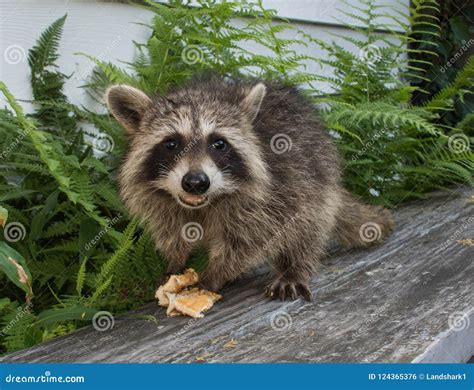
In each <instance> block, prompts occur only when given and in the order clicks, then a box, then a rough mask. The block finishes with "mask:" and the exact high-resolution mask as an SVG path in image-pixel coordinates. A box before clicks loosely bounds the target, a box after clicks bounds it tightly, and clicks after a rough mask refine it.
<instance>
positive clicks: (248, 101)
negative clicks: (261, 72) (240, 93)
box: [242, 83, 267, 121]
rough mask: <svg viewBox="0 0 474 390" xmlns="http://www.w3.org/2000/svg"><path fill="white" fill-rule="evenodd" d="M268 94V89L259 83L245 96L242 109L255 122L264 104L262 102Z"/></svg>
mask: <svg viewBox="0 0 474 390" xmlns="http://www.w3.org/2000/svg"><path fill="white" fill-rule="evenodd" d="M266 92H267V88H266V87H265V85H264V84H263V83H258V84H257V85H255V86H254V87H252V89H251V90H250V92H249V93H248V94H247V96H245V98H244V100H243V101H242V107H243V109H244V110H245V112H246V113H247V115H248V116H249V118H250V120H251V121H253V120H254V119H255V117H256V116H257V114H258V111H259V110H260V105H261V104H262V100H263V98H264V97H265V94H266Z"/></svg>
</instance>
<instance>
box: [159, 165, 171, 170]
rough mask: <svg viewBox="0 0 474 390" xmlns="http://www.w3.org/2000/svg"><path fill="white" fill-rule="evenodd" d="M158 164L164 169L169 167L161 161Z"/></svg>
mask: <svg viewBox="0 0 474 390" xmlns="http://www.w3.org/2000/svg"><path fill="white" fill-rule="evenodd" d="M160 166H161V167H162V168H164V169H166V170H167V171H169V170H170V167H168V166H167V165H165V164H163V163H160Z"/></svg>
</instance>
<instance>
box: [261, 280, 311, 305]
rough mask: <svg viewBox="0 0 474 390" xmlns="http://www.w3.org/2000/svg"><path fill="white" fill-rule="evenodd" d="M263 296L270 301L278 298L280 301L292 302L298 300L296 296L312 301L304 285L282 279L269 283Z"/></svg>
mask: <svg viewBox="0 0 474 390" xmlns="http://www.w3.org/2000/svg"><path fill="white" fill-rule="evenodd" d="M265 295H266V296H267V297H268V298H270V299H277V298H279V299H280V300H281V301H284V300H286V299H287V298H290V299H291V300H292V301H294V300H296V299H297V298H298V295H301V296H302V297H303V298H304V299H305V300H307V301H311V299H312V293H311V291H310V289H309V287H308V285H307V284H306V283H300V282H295V281H290V280H282V279H277V280H276V281H274V282H273V283H271V284H270V285H269V286H268V287H267V288H266V290H265Z"/></svg>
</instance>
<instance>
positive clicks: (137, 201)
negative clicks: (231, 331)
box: [106, 78, 393, 300]
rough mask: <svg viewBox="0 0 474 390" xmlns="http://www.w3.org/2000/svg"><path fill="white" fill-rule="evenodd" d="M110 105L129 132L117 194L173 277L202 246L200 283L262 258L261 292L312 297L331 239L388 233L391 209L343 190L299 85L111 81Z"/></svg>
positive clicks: (352, 242)
mask: <svg viewBox="0 0 474 390" xmlns="http://www.w3.org/2000/svg"><path fill="white" fill-rule="evenodd" d="M106 101H107V105H108V108H109V110H110V112H111V113H112V115H113V116H114V117H115V118H116V119H117V120H118V121H119V122H120V123H121V124H122V125H123V126H124V127H125V128H126V130H127V131H128V135H129V142H130V145H129V151H128V154H127V156H126V158H125V160H124V162H123V165H122V168H121V172H120V175H119V184H120V193H121V197H122V199H123V200H124V202H125V204H126V206H127V207H128V209H129V210H130V213H131V215H134V216H138V217H140V218H141V220H143V221H144V223H145V224H146V225H147V226H148V228H149V230H150V232H151V234H152V235H153V237H154V240H155V242H156V248H157V249H158V250H159V251H161V252H162V253H163V254H164V255H165V257H166V258H167V260H168V264H169V266H168V272H170V273H178V272H180V271H182V269H183V268H184V266H185V262H186V260H187V258H188V256H189V254H190V253H191V251H193V249H195V248H196V247H204V248H206V249H207V250H208V252H209V259H208V264H207V268H206V269H205V271H204V272H203V273H202V274H201V281H202V284H203V287H205V288H207V289H209V290H213V291H218V290H219V289H221V288H222V287H223V286H224V284H226V283H227V282H230V281H232V280H234V279H236V278H237V277H238V276H239V275H241V274H242V273H243V272H245V271H248V270H250V269H251V268H253V267H255V266H257V265H259V264H261V263H262V262H264V261H267V260H268V261H269V263H270V264H271V265H272V266H273V268H274V270H275V274H276V277H275V279H274V281H273V282H272V283H270V285H268V286H267V289H266V294H267V296H269V297H271V298H276V297H279V298H280V299H282V300H285V299H286V298H291V299H296V298H297V296H298V295H302V296H303V297H304V298H305V299H307V300H310V299H311V292H310V290H309V287H308V284H309V281H310V278H311V275H312V273H313V271H314V270H315V267H316V265H317V264H318V263H319V261H320V260H321V258H322V257H323V255H324V252H325V248H326V246H327V244H328V241H329V240H330V239H331V238H332V237H336V238H338V239H339V241H340V242H341V243H342V244H344V245H346V246H366V245H367V244H370V243H373V242H376V241H379V240H381V239H383V238H385V237H386V236H387V235H388V234H390V232H391V231H392V229H393V220H392V217H391V215H390V213H389V212H388V211H387V210H385V209H382V208H379V207H373V206H367V205H364V204H362V203H359V202H358V201H357V200H356V199H355V198H353V197H352V196H351V195H350V194H349V193H348V192H347V191H345V190H344V189H343V188H342V186H341V169H340V167H339V161H338V156H337V153H336V150H335V147H334V146H333V145H332V143H331V141H330V139H329V137H328V136H327V134H326V132H325V130H324V128H323V126H322V125H321V123H320V121H319V119H318V116H317V112H316V111H315V108H314V106H313V105H312V104H311V103H310V102H309V101H308V100H307V99H305V98H304V97H303V95H302V94H301V93H299V92H298V91H297V90H296V89H295V88H290V87H285V86H281V85H277V84H270V83H263V82H243V81H237V80H229V79H221V78H214V79H209V80H196V81H194V82H191V83H189V84H188V85H186V86H184V87H180V88H177V89H175V90H172V91H171V92H169V93H168V94H167V95H166V96H158V97H154V98H151V97H149V96H147V95H146V94H144V93H143V92H141V91H139V90H137V89H135V88H132V87H129V86H126V85H117V86H113V87H111V88H110V89H109V90H108V91H107V94H106Z"/></svg>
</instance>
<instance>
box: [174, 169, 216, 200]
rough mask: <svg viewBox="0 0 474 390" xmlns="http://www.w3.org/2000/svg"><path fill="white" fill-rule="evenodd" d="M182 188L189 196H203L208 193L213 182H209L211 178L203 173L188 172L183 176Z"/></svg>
mask: <svg viewBox="0 0 474 390" xmlns="http://www.w3.org/2000/svg"><path fill="white" fill-rule="evenodd" d="M181 186H182V187H183V190H184V191H186V192H187V193H188V194H192V195H202V194H204V193H206V191H207V190H208V189H209V187H210V186H211V181H210V180H209V176H207V175H206V174H205V173H204V172H202V171H199V172H188V173H186V175H184V176H183V179H182V181H181Z"/></svg>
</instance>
